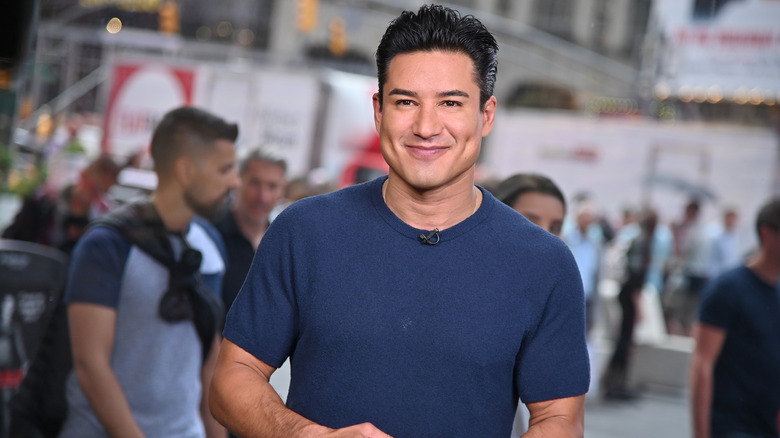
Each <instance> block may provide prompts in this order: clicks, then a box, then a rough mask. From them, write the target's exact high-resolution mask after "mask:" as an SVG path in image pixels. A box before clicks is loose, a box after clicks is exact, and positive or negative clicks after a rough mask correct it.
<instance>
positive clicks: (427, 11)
mask: <svg viewBox="0 0 780 438" xmlns="http://www.w3.org/2000/svg"><path fill="white" fill-rule="evenodd" d="M434 50H442V51H448V52H460V53H464V54H466V55H468V56H469V58H471V60H472V61H473V62H474V81H475V82H476V83H477V85H478V86H479V90H480V92H479V104H480V105H479V106H480V109H482V110H484V108H485V102H487V100H488V99H489V98H490V96H492V95H493V87H494V86H495V83H496V73H497V72H498V44H497V43H496V39H495V38H493V35H491V34H490V32H488V30H487V28H485V26H484V25H483V24H482V23H481V22H480V21H479V20H477V19H476V18H474V16H471V15H466V16H464V17H461V16H460V13H458V12H457V11H454V10H452V9H449V8H446V7H444V6H438V5H429V6H422V7H420V10H419V11H417V13H416V14H415V13H414V12H412V11H404V12H402V13H401V15H399V16H398V17H397V18H396V19H395V20H393V21H392V22H391V23H390V25H389V26H388V27H387V30H386V31H385V34H384V36H383V37H382V40H381V41H380V42H379V47H378V48H377V50H376V67H377V72H378V73H377V76H378V79H379V105H380V108H381V106H382V90H383V87H384V85H385V82H386V81H387V69H388V67H389V65H390V61H392V60H393V58H394V57H395V56H396V55H399V54H403V53H411V52H419V51H425V52H430V51H434Z"/></svg>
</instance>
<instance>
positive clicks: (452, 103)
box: [442, 100, 461, 107]
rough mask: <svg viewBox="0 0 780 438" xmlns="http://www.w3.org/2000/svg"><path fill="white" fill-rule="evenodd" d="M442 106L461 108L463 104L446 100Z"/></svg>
mask: <svg viewBox="0 0 780 438" xmlns="http://www.w3.org/2000/svg"><path fill="white" fill-rule="evenodd" d="M442 105H444V106H446V107H456V106H461V103H460V102H458V101H457V100H445V101H444V102H443V103H442Z"/></svg>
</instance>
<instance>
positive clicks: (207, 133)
mask: <svg viewBox="0 0 780 438" xmlns="http://www.w3.org/2000/svg"><path fill="white" fill-rule="evenodd" d="M236 138H238V125H236V124H235V123H228V122H226V121H225V120H222V119H221V118H219V117H217V116H215V115H214V114H211V113H209V112H206V111H204V110H202V109H198V108H194V107H181V108H176V109H174V110H171V111H169V112H168V113H166V114H165V116H163V118H162V120H160V123H159V124H158V125H157V128H155V130H154V134H153V135H152V145H151V154H152V160H154V170H155V172H157V174H158V176H161V173H165V172H166V171H167V170H168V169H170V167H171V165H172V164H173V162H174V161H176V159H177V158H179V157H181V156H183V155H189V154H192V153H198V152H203V151H204V150H207V149H209V148H212V147H214V142H216V141H217V140H228V141H232V142H235V141H236Z"/></svg>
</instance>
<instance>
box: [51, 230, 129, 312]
mask: <svg viewBox="0 0 780 438" xmlns="http://www.w3.org/2000/svg"><path fill="white" fill-rule="evenodd" d="M130 246H131V245H130V243H129V242H127V241H126V240H124V239H123V238H122V237H121V236H120V235H119V233H118V232H117V231H116V230H113V229H111V228H107V227H95V228H92V229H91V230H89V231H88V232H87V233H86V234H85V235H84V237H82V238H81V239H80V240H79V242H78V244H76V247H75V248H74V250H73V256H72V259H71V264H70V273H69V275H68V282H67V286H66V289H65V301H66V302H67V303H76V302H78V303H90V304H99V305H102V306H108V307H112V308H116V306H117V303H119V291H120V287H121V283H122V274H123V273H124V269H125V263H126V261H127V256H128V254H129V252H130Z"/></svg>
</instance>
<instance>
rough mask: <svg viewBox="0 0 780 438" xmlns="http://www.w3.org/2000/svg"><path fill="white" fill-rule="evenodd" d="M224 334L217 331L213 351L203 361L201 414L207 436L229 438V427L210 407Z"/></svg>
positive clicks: (212, 346)
mask: <svg viewBox="0 0 780 438" xmlns="http://www.w3.org/2000/svg"><path fill="white" fill-rule="evenodd" d="M221 338H222V336H221V335H220V334H219V333H215V336H214V342H213V343H212V345H211V351H209V356H208V358H206V361H205V362H204V363H203V368H202V369H201V372H200V378H201V382H202V385H203V386H202V387H203V393H202V394H201V400H200V416H201V419H202V420H203V426H204V428H205V429H206V437H208V438H227V436H228V434H227V429H225V428H224V427H223V426H222V425H221V424H219V422H218V421H217V420H216V419H214V416H213V415H211V410H210V409H209V390H210V387H211V378H212V376H213V375H214V366H215V365H216V364H217V355H218V354H219V343H220V340H221Z"/></svg>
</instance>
